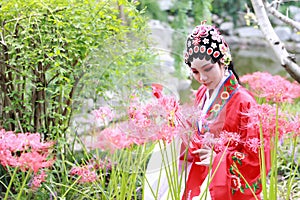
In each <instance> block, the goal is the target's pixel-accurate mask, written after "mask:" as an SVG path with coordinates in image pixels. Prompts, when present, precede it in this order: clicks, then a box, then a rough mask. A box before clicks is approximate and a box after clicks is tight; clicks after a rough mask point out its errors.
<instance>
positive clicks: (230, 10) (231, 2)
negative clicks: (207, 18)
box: [212, 0, 251, 23]
mask: <svg viewBox="0 0 300 200" xmlns="http://www.w3.org/2000/svg"><path fill="white" fill-rule="evenodd" d="M245 4H247V5H251V1H250V0H242V1H236V0H214V1H213V2H212V13H215V14H217V15H219V16H221V17H225V16H231V17H232V18H233V22H234V23H236V22H237V20H238V19H239V13H240V12H242V11H244V10H246V7H245Z"/></svg>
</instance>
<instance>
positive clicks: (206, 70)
mask: <svg viewBox="0 0 300 200" xmlns="http://www.w3.org/2000/svg"><path fill="white" fill-rule="evenodd" d="M212 68H213V66H211V67H209V68H206V69H205V70H204V71H205V72H209V71H210V70H211V69H212Z"/></svg>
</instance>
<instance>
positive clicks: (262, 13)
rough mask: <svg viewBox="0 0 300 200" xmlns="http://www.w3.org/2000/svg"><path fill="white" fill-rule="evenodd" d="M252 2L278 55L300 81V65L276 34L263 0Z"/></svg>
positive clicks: (266, 36)
mask: <svg viewBox="0 0 300 200" xmlns="http://www.w3.org/2000/svg"><path fill="white" fill-rule="evenodd" d="M251 3H252V6H253V9H254V12H255V15H256V17H257V22H258V24H259V26H260V29H261V31H262V33H263V34H264V36H265V38H266V39H267V41H268V42H269V44H270V46H271V48H272V49H273V51H274V52H275V55H276V57H277V58H278V59H279V60H280V63H281V65H282V66H283V67H284V68H285V70H286V71H287V72H288V73H289V74H290V75H291V77H292V78H293V79H295V80H296V81H297V82H298V83H300V67H299V65H297V64H296V63H295V60H294V58H293V56H292V55H290V54H289V53H288V51H287V50H286V48H285V46H284V43H283V42H281V41H280V39H279V38H278V36H277V35H276V33H275V31H274V29H273V27H272V25H271V23H270V20H269V17H268V15H267V12H266V7H265V5H264V4H263V2H262V0H251Z"/></svg>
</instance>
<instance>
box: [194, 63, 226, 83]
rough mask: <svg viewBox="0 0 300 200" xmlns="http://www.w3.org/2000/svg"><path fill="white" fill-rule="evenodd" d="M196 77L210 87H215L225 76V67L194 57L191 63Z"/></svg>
mask: <svg viewBox="0 0 300 200" xmlns="http://www.w3.org/2000/svg"><path fill="white" fill-rule="evenodd" d="M191 70H192V72H193V76H194V78H195V79H196V80H197V81H198V82H199V83H201V84H204V85H205V86H206V87H207V88H208V89H215V88H216V87H217V86H218V84H219V83H220V81H221V80H222V77H223V76H224V67H223V66H220V65H219V64H218V63H215V64H212V63H211V62H210V61H207V60H204V59H203V60H200V59H194V60H193V62H192V63H191Z"/></svg>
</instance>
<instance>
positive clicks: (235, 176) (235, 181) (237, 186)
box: [229, 151, 261, 194]
mask: <svg viewBox="0 0 300 200" xmlns="http://www.w3.org/2000/svg"><path fill="white" fill-rule="evenodd" d="M246 156H247V155H246V154H244V153H241V152H238V151H236V152H234V154H233V156H232V160H233V162H234V163H238V164H239V165H242V164H243V162H242V160H244V159H245V157H246ZM236 170H237V169H236V165H235V164H232V165H230V168H229V172H230V174H231V175H230V182H231V193H232V194H235V193H236V192H237V191H240V192H241V193H244V192H245V189H250V188H251V189H252V190H253V191H254V192H255V193H256V191H257V190H258V189H259V186H260V184H261V180H260V179H258V180H257V181H255V182H254V183H252V184H251V185H249V184H248V183H246V182H245V181H244V180H243V178H242V177H241V175H240V173H239V172H238V171H236Z"/></svg>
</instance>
